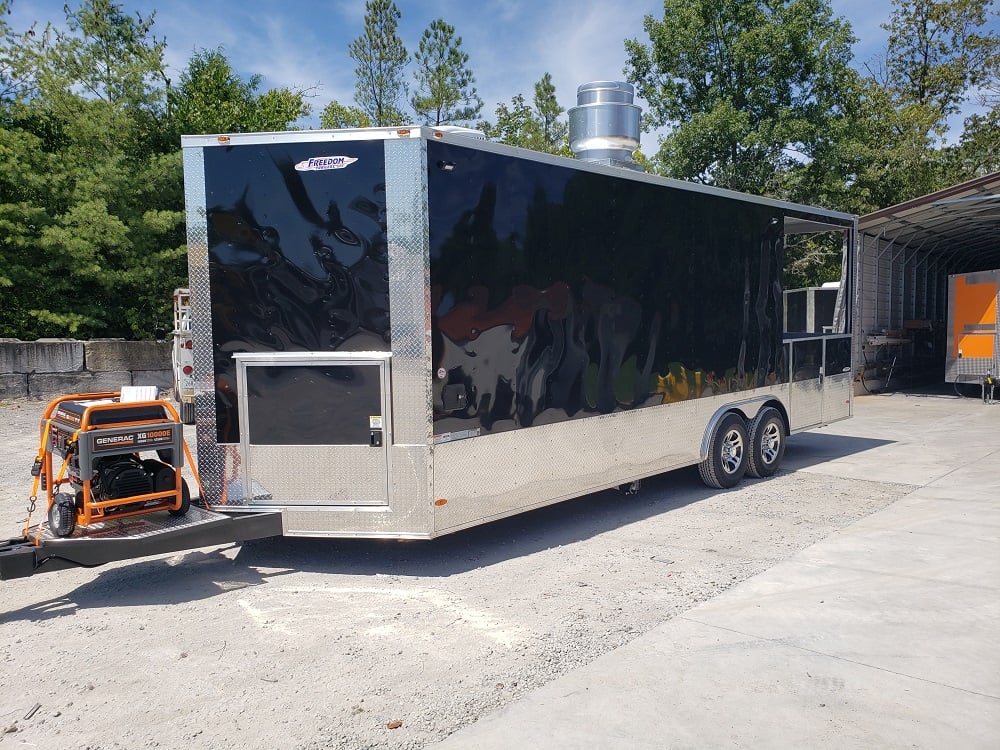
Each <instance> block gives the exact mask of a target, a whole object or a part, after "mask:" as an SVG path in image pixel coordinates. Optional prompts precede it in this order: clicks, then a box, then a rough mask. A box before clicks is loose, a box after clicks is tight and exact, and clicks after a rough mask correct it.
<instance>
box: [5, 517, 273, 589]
mask: <svg viewBox="0 0 1000 750" xmlns="http://www.w3.org/2000/svg"><path fill="white" fill-rule="evenodd" d="M280 534H281V514H280V513H252V514H245V515H240V516H228V515H225V514H223V513H215V512H213V511H210V510H205V509H204V508H199V507H197V506H192V507H191V508H190V510H189V511H188V512H187V514H185V515H184V516H183V517H173V516H170V515H169V514H167V513H165V512H159V513H153V514H150V515H146V516H142V517H138V518H128V519H123V520H119V521H111V522H108V523H99V524H96V525H94V526H90V527H86V528H79V529H76V530H75V531H74V535H73V536H72V537H65V538H61V537H57V536H55V535H54V534H53V533H52V532H51V530H50V529H48V528H47V524H46V523H44V522H43V523H42V524H39V525H38V526H36V527H33V528H32V529H29V533H28V534H26V535H25V536H23V537H20V538H18V539H11V540H8V541H6V542H3V543H0V580H4V581H6V580H10V579H13V578H24V577H26V576H30V575H34V574H35V573H44V572H48V571H53V570H64V569H66V568H77V567H82V568H92V567H95V566H97V565H104V564H105V563H109V562H115V561H118V560H131V559H135V558H140V557H148V556H150V555H160V554H164V553H167V552H181V551H183V550H189V549H197V548H199V547H209V546H212V545H216V544H225V543H228V542H243V541H246V540H248V539H261V538H263V537H269V536H278V535H280ZM36 538H37V540H36Z"/></svg>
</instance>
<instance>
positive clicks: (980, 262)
mask: <svg viewBox="0 0 1000 750" xmlns="http://www.w3.org/2000/svg"><path fill="white" fill-rule="evenodd" d="M858 233H859V241H858V252H859V265H858V279H857V285H856V291H857V294H858V302H859V305H858V308H857V309H858V311H859V312H858V320H856V321H855V325H854V344H855V354H856V355H857V356H856V361H857V362H859V363H860V365H859V370H860V371H859V372H858V378H857V382H858V385H859V386H860V388H858V389H856V392H861V393H863V392H865V391H871V392H877V391H884V390H896V389H899V388H906V387H908V386H915V385H925V384H933V383H940V382H944V381H945V357H946V349H947V340H948V337H947V330H946V325H947V318H948V304H949V300H948V277H949V275H952V274H962V273H971V272H975V271H989V270H992V269H998V268H1000V173H993V174H990V175H986V176H985V177H980V178H977V179H975V180H970V181H968V182H964V183H962V184H960V185H955V186H953V187H950V188H947V189H945V190H940V191H938V192H936V193H931V194H929V195H925V196H923V197H921V198H916V199H914V200H911V201H907V202H905V203H900V204H898V205H895V206H890V207H889V208H885V209H882V210H880V211H875V212H874V213H871V214H868V215H866V216H862V217H861V218H860V219H859V220H858Z"/></svg>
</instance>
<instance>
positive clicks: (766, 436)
mask: <svg viewBox="0 0 1000 750" xmlns="http://www.w3.org/2000/svg"><path fill="white" fill-rule="evenodd" d="M780 449H781V430H780V429H779V428H778V425H777V424H776V423H775V422H769V423H768V424H767V425H765V426H764V431H763V432H762V433H761V436H760V457H761V459H763V461H764V463H765V464H773V463H774V462H775V461H776V460H777V458H778V452H779V450H780Z"/></svg>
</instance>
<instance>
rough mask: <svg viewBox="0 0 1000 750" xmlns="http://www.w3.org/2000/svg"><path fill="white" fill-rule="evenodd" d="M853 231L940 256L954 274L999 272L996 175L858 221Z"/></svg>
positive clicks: (999, 202)
mask: <svg viewBox="0 0 1000 750" xmlns="http://www.w3.org/2000/svg"><path fill="white" fill-rule="evenodd" d="M858 231H859V232H861V233H862V234H866V235H869V236H873V237H880V238H882V239H883V240H884V241H886V242H890V243H892V244H894V245H899V246H902V247H906V248H907V249H909V250H923V251H927V252H930V253H933V254H940V255H943V256H945V257H946V258H947V262H948V263H949V265H952V266H953V267H954V270H955V272H961V273H964V272H970V271H985V270H989V269H993V268H1000V172H994V173H993V174H988V175H986V176H985V177H978V178H976V179H974V180H969V181H968V182H963V183H961V184H959V185H955V186H954V187H950V188H945V189H944V190H939V191H937V192H936V193H930V194H928V195H925V196H923V197H921V198H915V199H913V200H910V201H906V202H905V203H899V204H897V205H895V206H890V207H889V208H883V209H881V210H880V211H875V212H874V213H870V214H868V215H866V216H862V217H861V218H860V219H858Z"/></svg>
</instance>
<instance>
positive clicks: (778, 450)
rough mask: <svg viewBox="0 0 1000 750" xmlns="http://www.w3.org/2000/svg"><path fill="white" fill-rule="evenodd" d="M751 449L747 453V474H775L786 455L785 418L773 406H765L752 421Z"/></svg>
mask: <svg viewBox="0 0 1000 750" xmlns="http://www.w3.org/2000/svg"><path fill="white" fill-rule="evenodd" d="M749 432H750V450H749V451H748V453H747V474H749V475H750V476H752V477H758V478H763V477H769V476H773V475H774V473H775V472H776V471H778V467H779V466H781V459H782V458H784V457H785V436H786V435H787V430H786V429H785V420H784V418H783V417H782V416H781V412H780V411H778V410H777V409H775V408H774V407H773V406H765V407H764V408H763V409H761V410H760V411H759V412H757V416H756V417H754V418H753V419H752V420H751V421H750V430H749Z"/></svg>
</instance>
